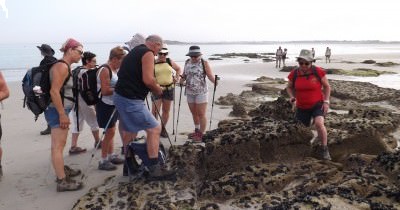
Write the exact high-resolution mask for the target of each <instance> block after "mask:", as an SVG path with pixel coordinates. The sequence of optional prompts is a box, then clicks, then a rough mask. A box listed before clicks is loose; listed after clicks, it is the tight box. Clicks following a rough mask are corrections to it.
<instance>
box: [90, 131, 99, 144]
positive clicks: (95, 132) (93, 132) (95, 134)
mask: <svg viewBox="0 0 400 210" xmlns="http://www.w3.org/2000/svg"><path fill="white" fill-rule="evenodd" d="M99 133H100V132H99V130H94V131H92V135H93V138H94V140H95V142H98V141H100V135H99Z"/></svg>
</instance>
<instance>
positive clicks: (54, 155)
mask: <svg viewBox="0 0 400 210" xmlns="http://www.w3.org/2000/svg"><path fill="white" fill-rule="evenodd" d="M67 136H68V129H62V128H52V129H51V161H52V163H53V167H54V171H55V173H56V176H57V178H58V179H63V178H65V171H64V156H63V150H64V147H65V143H66V142H67Z"/></svg>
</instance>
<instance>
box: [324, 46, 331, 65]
mask: <svg viewBox="0 0 400 210" xmlns="http://www.w3.org/2000/svg"><path fill="white" fill-rule="evenodd" d="M331 54H332V52H331V48H329V47H326V50H325V63H328V61H329V63H330V62H331Z"/></svg>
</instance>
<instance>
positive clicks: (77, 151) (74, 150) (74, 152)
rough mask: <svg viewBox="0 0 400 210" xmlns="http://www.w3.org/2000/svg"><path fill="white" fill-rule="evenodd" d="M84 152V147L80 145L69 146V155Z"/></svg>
mask: <svg viewBox="0 0 400 210" xmlns="http://www.w3.org/2000/svg"><path fill="white" fill-rule="evenodd" d="M84 152H86V149H85V148H80V147H71V149H69V154H70V155H77V154H81V153H84Z"/></svg>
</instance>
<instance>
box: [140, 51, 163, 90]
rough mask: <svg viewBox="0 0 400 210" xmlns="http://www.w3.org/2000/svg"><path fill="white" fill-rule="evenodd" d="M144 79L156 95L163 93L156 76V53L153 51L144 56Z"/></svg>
mask: <svg viewBox="0 0 400 210" xmlns="http://www.w3.org/2000/svg"><path fill="white" fill-rule="evenodd" d="M142 79H143V83H144V84H145V85H146V86H147V87H148V88H149V89H150V90H151V92H153V93H154V94H155V95H161V94H162V89H161V87H160V85H158V84H157V81H156V78H155V77H154V55H153V53H152V52H147V53H146V54H144V55H143V57H142Z"/></svg>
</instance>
